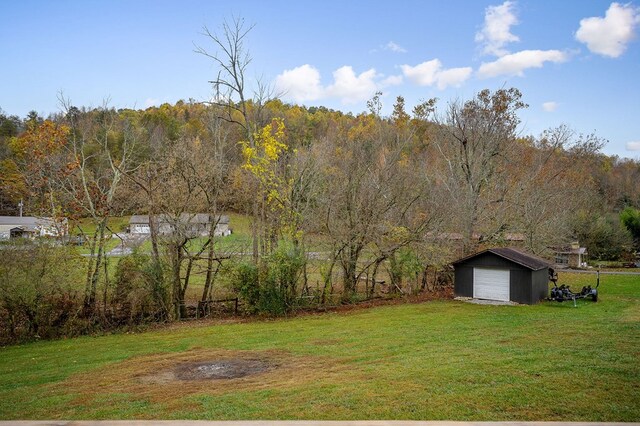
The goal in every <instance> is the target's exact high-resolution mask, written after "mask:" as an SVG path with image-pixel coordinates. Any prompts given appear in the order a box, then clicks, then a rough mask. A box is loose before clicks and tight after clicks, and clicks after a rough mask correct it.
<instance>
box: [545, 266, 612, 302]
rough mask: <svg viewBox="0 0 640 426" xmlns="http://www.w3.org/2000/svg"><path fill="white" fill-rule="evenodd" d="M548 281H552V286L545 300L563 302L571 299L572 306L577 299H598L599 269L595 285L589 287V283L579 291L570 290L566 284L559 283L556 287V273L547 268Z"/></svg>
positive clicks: (595, 300)
mask: <svg viewBox="0 0 640 426" xmlns="http://www.w3.org/2000/svg"><path fill="white" fill-rule="evenodd" d="M549 281H551V282H552V283H553V288H552V289H551V291H550V294H549V297H547V300H555V301H556V302H565V301H568V300H573V306H576V300H577V299H591V300H592V301H594V302H597V301H598V287H599V286H600V271H598V272H597V282H596V287H595V288H591V286H590V285H587V286H584V287H582V290H581V291H580V292H579V293H574V292H573V291H571V289H570V288H569V286H568V285H564V284H562V285H560V287H558V273H557V272H556V271H554V270H553V268H549Z"/></svg>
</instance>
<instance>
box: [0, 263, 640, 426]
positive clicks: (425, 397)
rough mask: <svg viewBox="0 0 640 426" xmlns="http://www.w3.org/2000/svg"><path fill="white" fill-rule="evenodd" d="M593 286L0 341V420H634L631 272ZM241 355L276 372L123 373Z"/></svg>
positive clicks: (639, 294)
mask: <svg viewBox="0 0 640 426" xmlns="http://www.w3.org/2000/svg"><path fill="white" fill-rule="evenodd" d="M560 278H561V281H563V282H565V283H567V282H574V283H578V282H584V281H587V283H590V282H591V281H593V276H585V275H581V276H578V275H567V274H562V275H561V277H560ZM601 290H602V294H601V299H602V300H601V302H599V303H591V302H582V303H579V305H578V308H573V306H572V304H569V303H565V304H558V303H542V304H540V305H537V306H517V307H511V306H478V305H471V304H466V303H462V302H454V301H439V302H429V303H424V304H419V305H401V306H387V307H380V308H375V309H369V310H363V311H357V312H352V313H344V314H325V315H319V316H308V317H301V318H294V319H283V320H277V321H264V322H259V321H256V322H250V323H239V324H218V325H206V324H195V323H190V324H185V325H179V326H175V327H170V328H167V329H162V330H157V331H153V332H147V333H142V334H121V335H111V336H103V337H83V338H78V339H71V340H62V341H55V342H38V343H33V344H28V345H23V346H16V347H9V348H5V349H1V350H0V419H15V418H41V419H42V418H198V419H272V418H278V419H301V418H308V419H312V418H316V419H368V418H379V419H390V418H395V419H455V420H590V421H605V420H609V421H614V420H616V421H634V420H635V421H637V420H638V419H639V418H640V387H639V386H640V385H639V384H640V360H639V358H638V357H639V353H638V348H640V276H621V275H620V276H605V277H603V283H602V286H601ZM247 351H250V352H247ZM247 354H249V355H251V354H253V355H255V356H268V357H271V358H276V359H278V362H279V363H280V368H278V369H276V370H274V371H272V372H269V373H266V374H263V375H259V376H254V377H253V378H251V377H247V378H244V379H235V380H231V381H226V382H220V381H219V382H199V383H177V382H174V383H164V384H162V383H154V384H145V383H142V382H141V379H139V378H136V377H135V376H136V375H140V374H143V373H144V374H148V373H149V372H153V371H156V370H162V368H166V367H167V366H168V365H170V364H171V363H173V362H175V361H176V360H178V361H179V360H185V359H187V358H191V359H211V358H212V357H216V356H218V357H220V356H223V357H224V356H247Z"/></svg>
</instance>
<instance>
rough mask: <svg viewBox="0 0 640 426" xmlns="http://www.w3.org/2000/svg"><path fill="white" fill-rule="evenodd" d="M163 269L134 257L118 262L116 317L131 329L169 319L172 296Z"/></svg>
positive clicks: (152, 261) (112, 301) (132, 255)
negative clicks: (143, 323) (142, 323)
mask: <svg viewBox="0 0 640 426" xmlns="http://www.w3.org/2000/svg"><path fill="white" fill-rule="evenodd" d="M165 276H166V273H165V271H164V266H163V265H157V264H156V262H154V260H153V259H152V258H151V257H149V256H146V255H143V254H139V253H133V254H131V255H129V256H126V257H123V258H122V259H120V261H119V262H118V267H117V270H116V277H115V278H116V280H115V288H114V294H113V298H112V300H111V304H112V308H113V312H114V314H113V315H114V317H115V320H116V321H117V322H118V323H122V322H124V323H127V324H129V325H133V324H137V323H140V322H145V321H147V320H154V321H163V320H166V319H167V318H168V314H169V311H168V306H169V293H168V288H167V285H166V282H165V280H164V277H165Z"/></svg>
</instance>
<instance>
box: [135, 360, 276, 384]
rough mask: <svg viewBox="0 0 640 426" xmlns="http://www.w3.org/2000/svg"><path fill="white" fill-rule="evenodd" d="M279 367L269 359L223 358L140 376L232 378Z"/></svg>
mask: <svg viewBox="0 0 640 426" xmlns="http://www.w3.org/2000/svg"><path fill="white" fill-rule="evenodd" d="M275 368H278V363H277V362H274V361H271V360H268V359H242V358H223V359H220V358H219V359H212V360H207V361H200V362H184V363H179V364H177V365H175V366H173V367H170V368H169V369H166V370H163V371H159V372H157V373H154V374H151V375H146V376H142V377H140V380H141V381H142V382H144V383H156V384H164V383H168V382H172V381H178V380H179V381H190V380H230V379H239V378H242V377H246V376H251V375H254V374H259V373H264V372H267V371H271V370H273V369H275Z"/></svg>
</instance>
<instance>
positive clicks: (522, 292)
mask: <svg viewBox="0 0 640 426" xmlns="http://www.w3.org/2000/svg"><path fill="white" fill-rule="evenodd" d="M510 269H511V280H510V281H509V289H510V290H511V301H513V302H518V303H531V302H530V300H531V286H530V285H529V283H530V280H531V271H530V270H528V269H524V268H522V267H521V266H519V265H515V264H512V267H511V268H510Z"/></svg>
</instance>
